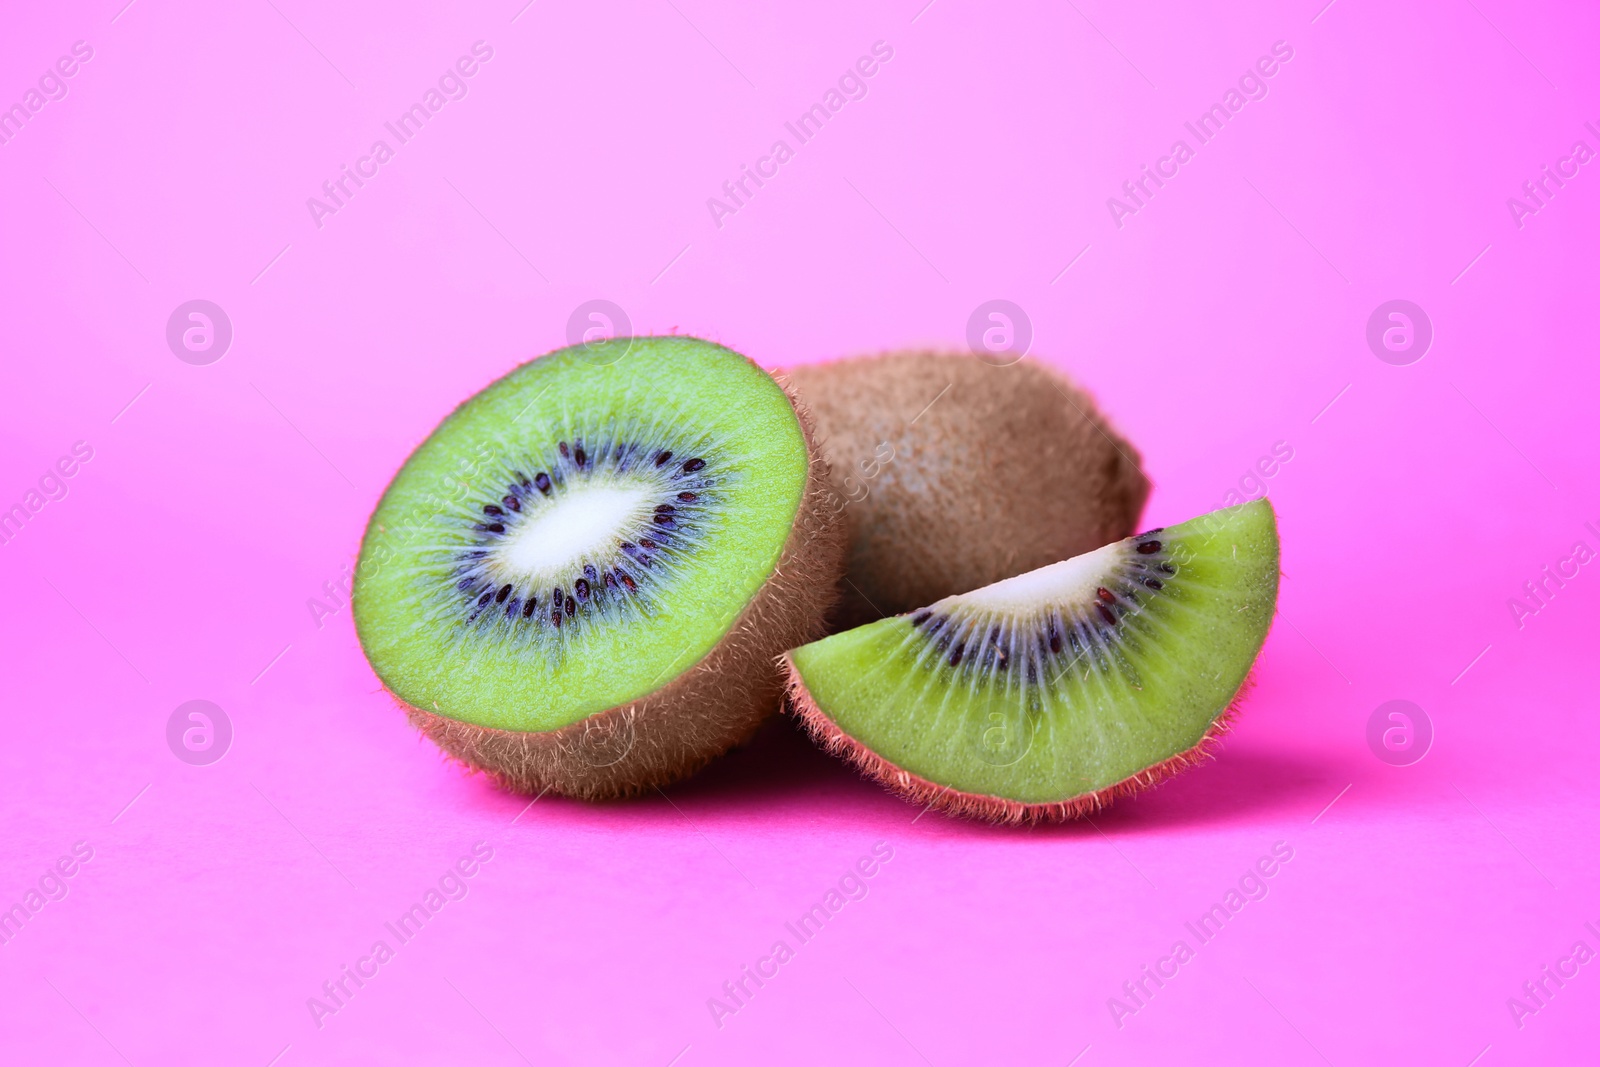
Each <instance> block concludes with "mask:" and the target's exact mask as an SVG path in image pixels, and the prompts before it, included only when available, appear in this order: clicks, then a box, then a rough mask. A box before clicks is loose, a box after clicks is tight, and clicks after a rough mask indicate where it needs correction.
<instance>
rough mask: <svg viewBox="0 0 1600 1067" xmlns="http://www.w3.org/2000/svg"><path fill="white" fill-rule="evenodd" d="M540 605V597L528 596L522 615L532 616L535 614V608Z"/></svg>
mask: <svg viewBox="0 0 1600 1067" xmlns="http://www.w3.org/2000/svg"><path fill="white" fill-rule="evenodd" d="M538 606H539V601H538V598H536V597H531V596H530V597H529V598H528V602H527V603H526V604H524V605H522V617H523V618H524V619H526V618H529V617H531V616H532V615H533V609H534V608H536V607H538Z"/></svg>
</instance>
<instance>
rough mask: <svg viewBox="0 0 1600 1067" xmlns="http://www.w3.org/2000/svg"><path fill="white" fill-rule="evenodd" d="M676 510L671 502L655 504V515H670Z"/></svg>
mask: <svg viewBox="0 0 1600 1067" xmlns="http://www.w3.org/2000/svg"><path fill="white" fill-rule="evenodd" d="M677 510H678V509H677V508H675V507H673V506H672V505H671V504H657V505H656V514H657V515H671V514H672V513H673V512H674V511H677Z"/></svg>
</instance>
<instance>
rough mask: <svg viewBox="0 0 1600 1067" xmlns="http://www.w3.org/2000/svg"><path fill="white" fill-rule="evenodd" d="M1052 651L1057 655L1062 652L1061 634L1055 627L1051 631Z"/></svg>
mask: <svg viewBox="0 0 1600 1067" xmlns="http://www.w3.org/2000/svg"><path fill="white" fill-rule="evenodd" d="M1050 651H1051V652H1054V653H1056V654H1057V655H1060V654H1061V635H1060V634H1058V633H1056V632H1055V630H1054V629H1053V628H1052V629H1051V631H1050Z"/></svg>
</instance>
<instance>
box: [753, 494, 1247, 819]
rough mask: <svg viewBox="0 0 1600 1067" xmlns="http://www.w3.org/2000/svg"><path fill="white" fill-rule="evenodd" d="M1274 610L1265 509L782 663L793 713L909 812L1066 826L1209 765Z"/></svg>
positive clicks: (1224, 517) (1148, 538) (1050, 569)
mask: <svg viewBox="0 0 1600 1067" xmlns="http://www.w3.org/2000/svg"><path fill="white" fill-rule="evenodd" d="M1277 598H1278V529H1277V519H1276V516H1275V515H1274V513H1273V510H1272V505H1271V504H1270V503H1268V502H1267V501H1266V500H1265V499H1262V500H1257V501H1254V502H1252V503H1249V504H1242V505H1239V506H1237V507H1232V508H1225V509H1223V510H1221V511H1216V512H1212V513H1211V514H1209V515H1203V516H1201V517H1199V518H1197V519H1192V520H1190V521H1189V522H1185V523H1183V524H1181V525H1178V526H1173V527H1169V528H1167V529H1157V530H1151V531H1150V532H1148V533H1145V534H1140V535H1139V536H1137V537H1132V538H1128V539H1126V540H1123V541H1119V542H1116V543H1113V544H1110V545H1107V546H1105V547H1103V548H1099V549H1096V550H1095V551H1092V552H1088V553H1085V554H1083V555H1080V556H1076V557H1073V558H1071V559H1068V560H1065V561H1062V562H1058V563H1054V564H1051V565H1050V566H1047V567H1043V568H1040V569H1038V570H1034V571H1030V572H1028V573H1026V574H1021V575H1018V576H1016V577H1014V578H1008V579H1005V580H1003V581H1000V582H997V583H995V584H993V585H989V586H986V587H984V588H982V589H977V590H974V591H972V592H970V593H963V594H958V595H956V596H950V597H945V598H944V599H942V600H939V601H937V602H935V603H933V604H931V605H929V606H928V607H926V608H923V609H921V610H919V611H915V612H912V613H909V614H906V615H901V616H897V617H895V618H889V619H883V620H880V621H878V622H874V623H870V624H868V625H866V626H862V627H858V628H856V629H853V630H848V631H845V632H844V633H839V634H835V635H833V636H831V637H827V638H824V639H822V640H820V641H817V642H814V643H812V644H808V645H805V646H803V647H801V648H797V649H794V650H793V651H791V652H789V653H788V654H787V655H786V656H785V657H784V661H785V665H786V667H787V669H788V675H789V694H790V705H791V708H792V709H793V710H794V711H795V712H796V713H797V714H798V715H799V716H800V718H801V719H802V720H803V721H804V723H805V725H806V726H807V727H808V728H809V730H810V731H811V733H812V734H813V736H815V737H816V738H817V739H818V740H819V741H820V742H822V744H823V745H824V746H825V747H827V748H829V749H830V750H832V751H834V752H835V753H838V754H841V755H844V756H846V757H848V758H849V759H850V760H852V761H853V762H854V763H855V764H856V765H857V766H858V767H859V768H860V769H862V770H863V771H864V772H865V773H866V774H867V775H868V776H870V777H872V778H875V779H877V780H879V781H881V782H882V783H884V784H885V785H886V786H888V788H889V789H890V790H891V791H893V792H896V793H899V794H901V795H903V796H905V797H906V798H908V799H910V800H912V801H915V802H916V803H918V804H926V805H929V806H932V807H937V808H940V809H942V810H944V811H947V812H950V813H953V814H958V815H967V816H972V817H976V818H981V819H988V820H992V821H996V822H1041V821H1051V820H1061V819H1069V818H1075V817H1077V816H1081V815H1084V814H1087V813H1089V812H1092V811H1094V810H1096V809H1098V808H1100V807H1103V806H1104V805H1106V804H1107V803H1109V802H1110V801H1111V800H1112V799H1114V798H1115V797H1117V796H1120V795H1125V794H1130V793H1133V792H1136V791H1138V790H1140V789H1143V788H1146V787H1148V786H1150V785H1152V784H1154V783H1156V782H1158V781H1160V780H1162V779H1164V778H1166V777H1168V776H1170V775H1172V774H1175V773H1177V772H1178V771H1180V770H1182V769H1184V768H1186V767H1188V766H1190V765H1192V764H1194V763H1196V762H1198V761H1199V760H1201V759H1203V758H1204V757H1205V756H1206V755H1207V754H1208V750H1209V749H1210V748H1211V747H1212V746H1213V745H1214V743H1215V742H1216V739H1217V737H1218V736H1219V735H1220V734H1221V733H1222V732H1223V731H1224V730H1225V729H1226V728H1227V725H1228V723H1229V721H1230V719H1231V716H1232V714H1233V713H1234V709H1235V708H1236V703H1235V702H1236V700H1237V698H1238V696H1239V694H1240V692H1241V691H1242V689H1243V687H1244V685H1245V682H1246V679H1247V676H1248V674H1249V671H1250V667H1251V664H1252V663H1254V661H1255V658H1256V655H1257V653H1259V652H1260V650H1261V645H1262V642H1263V641H1264V640H1265V639H1266V635H1267V628H1268V627H1269V625H1270V624H1271V622H1272V618H1273V614H1274V612H1275V610H1276V606H1277Z"/></svg>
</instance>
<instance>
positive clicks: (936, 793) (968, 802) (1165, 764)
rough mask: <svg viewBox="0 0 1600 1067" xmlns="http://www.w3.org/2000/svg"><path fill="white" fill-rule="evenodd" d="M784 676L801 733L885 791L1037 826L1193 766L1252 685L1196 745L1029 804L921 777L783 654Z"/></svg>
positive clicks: (1228, 724)
mask: <svg viewBox="0 0 1600 1067" xmlns="http://www.w3.org/2000/svg"><path fill="white" fill-rule="evenodd" d="M783 665H784V671H785V674H786V675H787V678H788V681H787V693H786V697H787V701H788V707H789V710H790V712H791V713H792V714H793V715H794V716H795V717H796V718H798V719H799V720H800V722H801V723H802V725H804V727H805V729H806V732H807V733H809V734H810V735H811V736H812V738H813V739H814V740H815V741H816V742H817V744H819V745H821V746H822V748H823V749H825V750H826V751H828V752H830V753H832V754H833V755H835V756H838V757H840V758H841V759H844V760H847V761H848V762H849V763H851V764H852V765H854V766H855V768H856V769H857V770H859V771H860V772H861V773H862V774H863V775H864V776H866V777H868V778H871V779H872V780H874V781H876V782H878V783H880V784H881V785H883V786H884V787H885V788H886V789H888V790H889V792H891V793H894V794H895V795H897V796H899V797H901V798H903V799H905V800H907V801H909V802H910V803H912V804H916V805H918V806H920V807H923V808H925V809H926V808H935V809H937V810H939V811H941V812H944V813H945V814H947V815H953V816H956V817H958V818H966V819H973V820H977V821H981V822H990V823H997V824H1002V825H1013V826H1016V825H1037V824H1040V823H1058V822H1067V821H1069V820H1072V819H1081V818H1086V817H1088V816H1090V815H1093V814H1094V813H1095V812H1097V811H1100V810H1101V809H1103V808H1107V807H1109V806H1110V805H1111V803H1112V801H1114V800H1116V799H1117V798H1118V797H1130V796H1133V795H1134V794H1135V793H1142V792H1144V791H1145V790H1146V789H1149V788H1150V787H1152V786H1155V785H1158V784H1159V783H1161V782H1164V781H1166V780H1167V779H1168V778H1171V777H1173V776H1175V775H1178V774H1181V773H1183V772H1184V771H1186V770H1188V769H1189V768H1190V767H1195V766H1198V765H1199V764H1202V763H1205V762H1207V761H1208V760H1211V759H1213V758H1214V757H1215V756H1216V753H1217V750H1218V749H1219V748H1221V746H1222V739H1223V737H1224V735H1226V734H1227V733H1228V731H1229V730H1231V729H1232V728H1233V724H1234V722H1235V720H1237V719H1238V717H1239V712H1240V710H1241V708H1242V706H1243V703H1244V697H1245V694H1246V693H1247V692H1248V691H1249V690H1250V688H1251V687H1252V686H1254V684H1255V675H1254V674H1253V673H1252V674H1251V675H1249V676H1248V677H1246V678H1245V680H1244V682H1243V683H1242V684H1241V685H1240V686H1239V688H1238V690H1237V691H1236V692H1235V693H1234V695H1233V699H1232V700H1231V701H1229V702H1228V706H1227V707H1226V708H1224V709H1223V711H1222V713H1221V714H1220V715H1218V716H1217V717H1216V718H1215V719H1213V720H1212V722H1211V725H1210V726H1209V727H1207V728H1206V732H1205V733H1204V734H1203V735H1201V737H1200V740H1199V741H1197V742H1195V744H1194V745H1193V746H1192V747H1190V748H1188V749H1185V750H1184V751H1182V752H1179V753H1178V754H1177V755H1175V756H1169V757H1168V758H1167V759H1164V760H1162V761H1161V762H1160V763H1157V764H1154V765H1153V766H1150V767H1146V768H1145V769H1144V770H1142V771H1139V772H1138V773H1137V774H1132V775H1129V776H1128V777H1127V778H1124V779H1123V780H1122V781H1120V782H1114V783H1112V784H1111V785H1108V786H1106V787H1105V788H1104V789H1098V790H1095V791H1094V792H1092V793H1083V794H1080V795H1078V796H1075V797H1067V798H1065V799H1063V800H1059V801H1054V802H1051V803H1044V804H1029V803H1025V802H1023V801H1020V800H1012V799H1010V798H1008V797H997V796H988V795H986V794H982V793H963V792H961V791H960V790H957V789H951V788H950V787H949V786H943V785H939V784H938V783H936V782H931V781H929V780H928V779H926V778H923V777H921V776H920V775H916V774H912V773H911V772H910V771H908V770H905V769H904V768H902V767H899V766H897V765H896V764H894V763H891V762H889V761H888V760H886V759H884V758H883V757H882V756H880V755H878V754H877V753H876V752H874V751H872V750H871V749H869V748H867V747H866V746H865V745H863V744H862V743H861V742H859V741H857V740H856V739H855V738H853V737H851V736H850V735H849V734H847V733H845V732H844V730H842V729H841V728H840V727H839V724H838V723H836V722H834V721H833V720H832V719H831V718H829V717H828V715H827V714H826V713H825V712H824V711H823V710H822V709H821V708H820V707H818V706H817V703H816V701H814V700H812V699H811V694H810V692H809V691H808V690H807V689H806V685H805V680H804V679H802V678H801V677H800V672H799V670H798V669H797V668H796V667H795V665H794V660H793V658H792V657H790V656H789V655H787V654H785V655H784V657H783Z"/></svg>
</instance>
